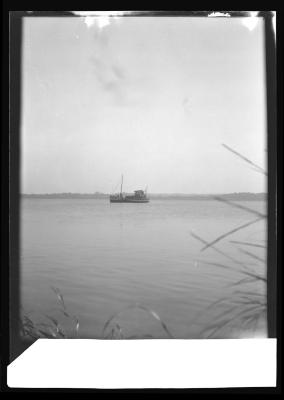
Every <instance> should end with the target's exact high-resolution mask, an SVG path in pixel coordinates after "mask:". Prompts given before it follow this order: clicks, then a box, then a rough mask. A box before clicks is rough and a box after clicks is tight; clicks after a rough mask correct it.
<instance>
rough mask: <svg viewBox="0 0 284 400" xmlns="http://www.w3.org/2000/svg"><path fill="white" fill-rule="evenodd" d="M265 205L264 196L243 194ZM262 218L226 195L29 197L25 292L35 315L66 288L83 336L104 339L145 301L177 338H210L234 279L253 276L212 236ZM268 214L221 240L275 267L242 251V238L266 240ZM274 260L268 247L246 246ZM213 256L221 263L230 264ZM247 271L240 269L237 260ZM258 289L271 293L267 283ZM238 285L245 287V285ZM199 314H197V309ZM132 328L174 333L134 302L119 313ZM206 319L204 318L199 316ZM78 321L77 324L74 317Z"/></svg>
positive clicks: (49, 309) (24, 228) (52, 311)
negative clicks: (108, 328)
mask: <svg viewBox="0 0 284 400" xmlns="http://www.w3.org/2000/svg"><path fill="white" fill-rule="evenodd" d="M239 204H243V205H246V206H247V207H250V208H253V209H255V210H258V211H262V212H265V207H266V204H265V202H264V201H258V202H252V201H248V202H241V203H239ZM253 219H255V216H253V215H251V214H250V213H248V212H246V211H243V210H240V209H237V208H232V207H230V206H228V205H227V204H223V203H220V202H216V201H209V200H208V201H207V200H204V201H193V200H152V201H151V202H150V203H148V204H110V203H109V202H108V200H107V199H106V200H105V199H99V200H97V199H91V200H90V199H78V200H77V199H24V200H22V212H21V248H22V250H21V288H22V291H21V298H22V307H23V309H24V310H25V312H28V313H31V314H30V315H31V316H32V317H33V318H35V319H37V318H38V319H40V318H41V316H42V315H45V314H48V315H53V316H57V318H61V322H62V324H63V325H66V327H67V329H69V325H68V324H69V322H68V320H67V319H66V321H65V320H64V319H62V318H64V316H62V315H61V316H59V314H58V311H57V308H58V301H57V298H56V295H55V294H54V292H53V291H52V289H51V286H55V287H57V288H59V289H60V291H61V293H62V295H63V297H64V301H65V303H66V306H67V309H68V310H70V312H71V313H73V314H76V315H77V316H78V318H79V320H80V331H79V332H80V337H83V338H100V337H101V335H102V329H103V326H104V324H105V322H106V320H107V319H108V318H109V317H111V316H112V315H113V314H115V313H117V312H119V311H121V310H124V309H125V308H126V307H128V306H131V305H133V304H135V303H139V304H142V305H144V306H146V307H148V308H151V309H152V310H154V311H155V312H156V313H157V314H158V315H159V316H160V317H161V319H162V320H163V321H164V322H165V323H166V325H167V327H168V329H169V330H170V331H171V333H172V334H173V336H175V337H177V338H196V337H201V333H200V332H201V331H202V329H203V328H204V326H205V325H206V324H210V323H212V322H214V318H215V317H216V315H217V314H218V313H220V311H222V310H221V309H220V308H218V306H216V307H212V308H211V309H210V312H208V311H207V312H206V311H204V310H205V308H206V307H207V306H208V305H209V304H211V303H212V302H214V301H216V300H218V299H220V298H221V297H224V296H228V298H230V297H231V298H233V296H234V293H235V291H236V286H232V284H233V283H234V282H236V281H239V280H240V279H242V278H243V276H242V275H241V274H240V273H239V272H238V269H239V268H240V267H239V266H238V264H236V263H234V262H233V261H230V260H228V259H227V258H225V257H224V256H223V255H221V254H218V253H217V252H216V251H214V250H212V249H209V250H206V251H204V252H200V249H201V248H202V243H200V242H199V241H198V240H196V239H195V238H193V237H192V236H191V232H194V233H195V234H197V235H198V236H200V237H202V238H203V239H204V240H207V241H210V240H213V239H214V238H215V237H217V236H218V235H220V234H222V233H224V232H226V231H227V230H231V229H233V228H234V227H237V226H238V225H241V224H244V223H246V222H248V221H250V220H253ZM265 238H266V231H265V222H264V221H260V222H257V223H255V224H253V225H251V226H250V227H248V228H246V229H244V230H242V231H239V232H236V233H235V234H234V235H231V236H229V237H227V238H226V239H225V240H224V241H222V242H220V243H219V244H218V245H216V247H218V249H221V250H222V251H226V252H227V253H229V254H230V256H232V257H235V258H236V259H237V260H239V261H246V262H248V263H251V264H254V265H251V266H250V268H251V269H252V270H255V271H258V272H259V271H262V272H263V273H264V274H265V263H262V262H261V261H258V260H256V259H254V258H252V257H250V256H249V255H248V254H246V253H243V252H241V251H240V250H239V248H240V247H241V246H240V245H237V244H235V243H231V241H232V240H234V241H247V242H253V243H259V244H262V245H263V244H265ZM241 248H242V249H244V250H247V251H252V252H254V254H257V255H258V257H259V258H262V259H265V256H266V255H265V250H264V249H263V248H249V247H241ZM203 261H205V262H211V263H212V262H213V263H220V264H223V265H226V266H228V268H227V269H222V268H220V267H217V266H214V265H211V264H210V265H209V264H206V263H204V262H203ZM232 266H233V267H234V268H236V269H237V270H232V269H231V268H230V267H232ZM250 285H251V286H249V289H250V290H253V291H256V292H258V293H265V287H263V286H262V285H261V283H258V284H256V283H252V284H250ZM237 288H238V286H237ZM198 314H199V315H200V316H201V317H200V319H199V321H198V322H194V321H195V318H196V315H198ZM118 321H119V325H120V326H121V327H123V331H124V333H125V334H127V335H129V336H130V335H137V334H138V335H143V334H151V335H153V336H154V337H157V338H163V337H166V334H165V332H164V330H163V329H162V327H161V325H160V324H159V323H158V321H157V320H155V318H153V317H152V316H151V315H150V314H149V313H147V312H145V311H143V310H137V309H136V310H135V309H128V310H125V311H124V312H122V313H121V314H120V315H119V317H118ZM196 321H197V320H196ZM70 329H71V326H70Z"/></svg>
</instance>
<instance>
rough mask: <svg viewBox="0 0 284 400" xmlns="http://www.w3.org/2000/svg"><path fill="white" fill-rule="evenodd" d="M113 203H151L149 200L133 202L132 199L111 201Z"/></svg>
mask: <svg viewBox="0 0 284 400" xmlns="http://www.w3.org/2000/svg"><path fill="white" fill-rule="evenodd" d="M110 202H111V203H149V199H143V200H131V199H110Z"/></svg>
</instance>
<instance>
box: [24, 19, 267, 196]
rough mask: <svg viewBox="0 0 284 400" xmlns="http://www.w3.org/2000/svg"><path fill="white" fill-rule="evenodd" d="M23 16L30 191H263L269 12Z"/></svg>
mask: <svg viewBox="0 0 284 400" xmlns="http://www.w3.org/2000/svg"><path fill="white" fill-rule="evenodd" d="M243 22H244V19H243V18H234V19H233V18H232V19H230V18H188V17H184V18H183V17H178V18H174V17H160V18H159V17H119V18H109V19H106V18H104V19H103V18H101V19H99V18H92V19H90V18H89V19H86V18H83V17H74V18H72V17H70V18H69V17H65V18H60V17H57V18H54V17H49V18H47V17H40V18H38V17H29V18H25V20H24V35H23V67H22V72H23V94H22V104H23V107H22V131H21V140H22V142H21V143H22V147H21V148H22V165H21V180H22V188H21V191H22V192H23V193H54V192H81V193H92V192H95V191H101V192H105V193H109V192H112V190H113V189H114V187H115V186H117V184H118V183H119V181H120V176H121V174H122V173H123V174H124V181H125V185H124V189H125V191H133V190H135V189H139V188H144V187H145V186H146V185H147V186H148V190H149V192H150V193H151V192H152V193H204V194H206V193H229V192H264V191H266V181H265V177H264V176H263V175H262V174H260V173H257V172H255V171H253V170H252V169H251V168H250V167H249V165H248V164H246V163H245V162H244V161H242V160H241V159H239V158H238V157H236V156H234V155H233V154H232V153H230V152H229V151H227V150H226V149H225V148H224V147H223V146H222V143H225V144H227V145H228V146H230V147H232V148H234V149H235V150H236V151H238V152H240V153H242V154H243V155H244V156H246V157H247V158H249V159H251V160H252V161H253V162H255V163H256V164H259V165H260V166H261V167H264V168H265V167H266V152H265V149H266V110H265V108H266V100H265V79H264V78H265V65H264V43H263V39H264V38H263V28H264V25H263V21H262V19H261V18H257V24H256V25H255V26H254V29H249V27H248V26H246V24H244V23H243Z"/></svg>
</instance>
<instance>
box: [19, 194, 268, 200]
mask: <svg viewBox="0 0 284 400" xmlns="http://www.w3.org/2000/svg"><path fill="white" fill-rule="evenodd" d="M20 196H21V197H22V198H28V199H108V198H109V194H106V193H45V194H21V195H20ZM149 197H150V199H153V200H155V199H157V200H158V199H160V200H171V199H175V200H214V198H215V197H220V198H222V199H224V200H229V201H230V200H252V201H253V200H266V199H267V193H249V192H241V193H225V194H182V193H181V194H179V193H173V194H167V193H159V194H149Z"/></svg>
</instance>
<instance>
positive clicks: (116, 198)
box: [109, 175, 149, 203]
mask: <svg viewBox="0 0 284 400" xmlns="http://www.w3.org/2000/svg"><path fill="white" fill-rule="evenodd" d="M122 186H123V175H122V176H121V185H120V193H117V194H111V195H110V197H109V201H110V202H111V203H149V198H148V197H147V190H146V189H145V190H135V191H134V194H133V195H127V194H124V193H123V192H122Z"/></svg>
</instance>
